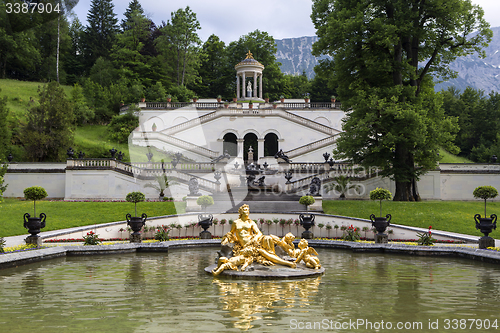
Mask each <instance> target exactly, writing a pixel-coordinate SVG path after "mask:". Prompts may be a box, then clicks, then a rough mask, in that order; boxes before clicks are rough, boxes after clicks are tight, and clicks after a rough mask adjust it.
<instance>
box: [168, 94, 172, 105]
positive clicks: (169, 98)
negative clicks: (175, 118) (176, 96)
mask: <svg viewBox="0 0 500 333" xmlns="http://www.w3.org/2000/svg"><path fill="white" fill-rule="evenodd" d="M167 102H168V103H170V102H172V95H170V94H168V95H167Z"/></svg>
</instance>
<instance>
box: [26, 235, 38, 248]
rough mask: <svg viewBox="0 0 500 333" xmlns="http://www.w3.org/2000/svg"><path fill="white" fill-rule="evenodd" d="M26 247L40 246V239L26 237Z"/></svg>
mask: <svg viewBox="0 0 500 333" xmlns="http://www.w3.org/2000/svg"><path fill="white" fill-rule="evenodd" d="M24 241H25V242H26V245H35V246H37V247H39V246H42V238H41V237H40V236H36V235H35V236H33V235H31V236H28V237H26V238H25V239H24Z"/></svg>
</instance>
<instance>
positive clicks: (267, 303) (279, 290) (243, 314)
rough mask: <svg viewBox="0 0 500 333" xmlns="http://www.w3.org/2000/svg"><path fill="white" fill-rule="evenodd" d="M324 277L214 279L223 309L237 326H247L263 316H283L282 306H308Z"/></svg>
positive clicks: (248, 327)
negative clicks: (272, 279)
mask: <svg viewBox="0 0 500 333" xmlns="http://www.w3.org/2000/svg"><path fill="white" fill-rule="evenodd" d="M320 283H321V277H317V278H314V279H305V280H300V281H279V282H276V281H268V282H264V281H256V282H253V281H238V282H234V281H225V280H220V279H214V281H213V284H214V285H216V286H217V287H218V289H219V294H220V299H219V301H220V302H221V303H222V309H223V310H227V311H228V313H229V315H230V316H231V317H233V318H235V321H234V323H233V324H234V327H235V328H239V329H242V330H248V329H250V328H252V327H254V323H253V322H254V321H256V320H259V319H263V317H264V316H269V315H272V316H280V315H282V314H283V309H290V308H294V307H298V308H305V309H308V307H309V305H310V303H311V297H312V296H314V295H315V294H317V292H318V287H319V284H320Z"/></svg>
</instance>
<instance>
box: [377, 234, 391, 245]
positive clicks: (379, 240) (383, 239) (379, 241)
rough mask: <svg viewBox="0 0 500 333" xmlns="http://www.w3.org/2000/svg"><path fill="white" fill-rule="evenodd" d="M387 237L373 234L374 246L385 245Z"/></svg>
mask: <svg viewBox="0 0 500 333" xmlns="http://www.w3.org/2000/svg"><path fill="white" fill-rule="evenodd" d="M388 241H389V236H388V235H386V234H375V244H387V242H388Z"/></svg>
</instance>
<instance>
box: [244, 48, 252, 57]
mask: <svg viewBox="0 0 500 333" xmlns="http://www.w3.org/2000/svg"><path fill="white" fill-rule="evenodd" d="M245 59H253V54H252V52H250V50H248V53H247V57H246V58H245Z"/></svg>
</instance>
